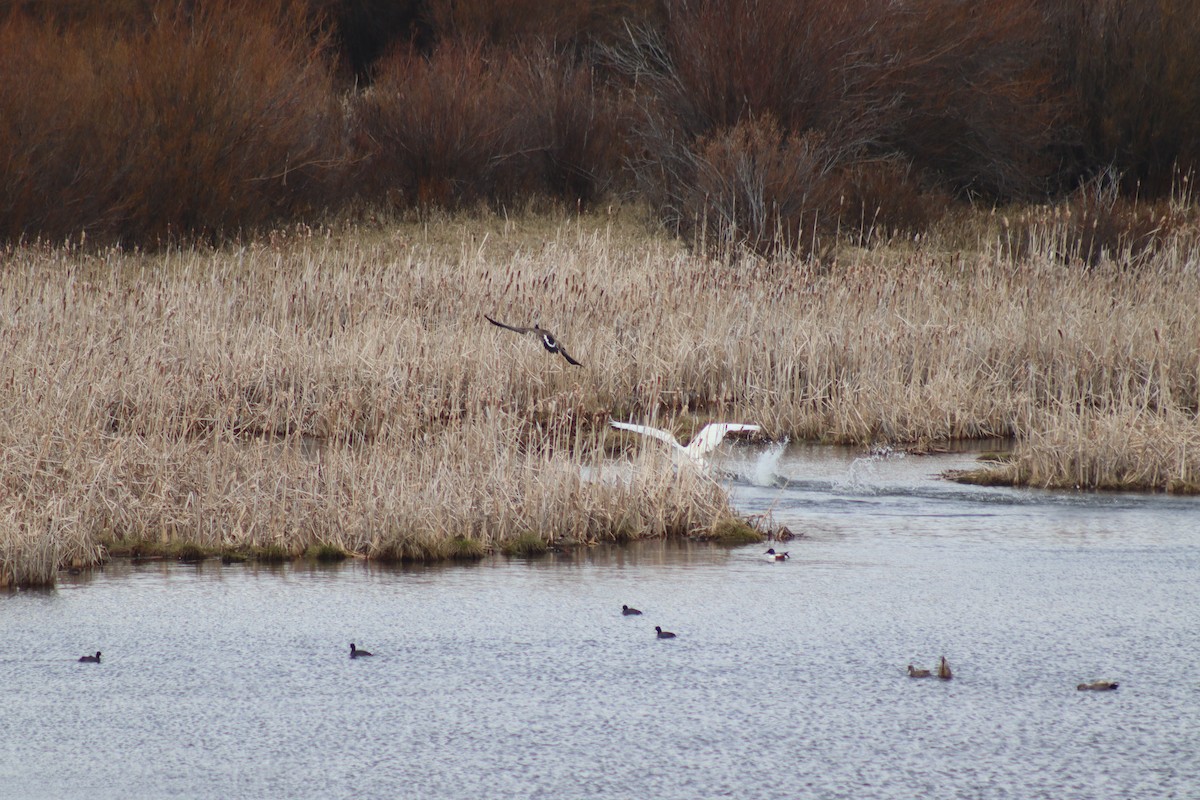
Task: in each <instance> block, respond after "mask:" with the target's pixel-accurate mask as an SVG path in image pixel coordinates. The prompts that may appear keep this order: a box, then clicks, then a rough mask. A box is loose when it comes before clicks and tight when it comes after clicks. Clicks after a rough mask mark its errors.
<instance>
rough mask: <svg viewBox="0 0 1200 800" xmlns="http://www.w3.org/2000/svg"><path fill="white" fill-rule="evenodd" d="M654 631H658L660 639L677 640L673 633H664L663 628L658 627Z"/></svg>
mask: <svg viewBox="0 0 1200 800" xmlns="http://www.w3.org/2000/svg"><path fill="white" fill-rule="evenodd" d="M654 630H656V631H658V638H659V639H674V638H675V634H673V633H671V632H670V631H664V630H663V629H662V628H660V627H658V626H657V625H655V626H654Z"/></svg>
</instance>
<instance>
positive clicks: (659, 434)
mask: <svg viewBox="0 0 1200 800" xmlns="http://www.w3.org/2000/svg"><path fill="white" fill-rule="evenodd" d="M608 424H610V425H612V426H613V427H614V428H620V429H621V430H623V431H633V432H634V433H640V434H642V435H643V436H653V437H654V438H655V439H661V440H662V441H664V442H666V443H667V444H669V445H671V446H672V447H675V448H676V449H679V450H683V449H684V448H683V445H681V444H680V443H679V442H678V441H676V439H675V437H674V436H672V435H671V434H670V433H668V432H667V431H662V430H659V429H658V428H651V427H649V426H648V425H634V424H633V423H631V422H617V421H616V420H615V419H614V420H609V423H608Z"/></svg>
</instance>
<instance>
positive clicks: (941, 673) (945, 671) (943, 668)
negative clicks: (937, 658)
mask: <svg viewBox="0 0 1200 800" xmlns="http://www.w3.org/2000/svg"><path fill="white" fill-rule="evenodd" d="M937 676H938V677H939V678H941V679H942V680H944V681H948V680H950V679H951V678H953V677H954V673H952V672H951V671H950V665H949V664H948V663H946V657H945V656H942V660H941V663H939V664H938V671H937Z"/></svg>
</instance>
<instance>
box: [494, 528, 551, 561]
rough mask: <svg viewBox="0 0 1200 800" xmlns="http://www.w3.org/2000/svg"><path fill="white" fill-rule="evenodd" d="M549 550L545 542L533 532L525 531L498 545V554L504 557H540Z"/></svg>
mask: <svg viewBox="0 0 1200 800" xmlns="http://www.w3.org/2000/svg"><path fill="white" fill-rule="evenodd" d="M549 549H550V547H549V545H547V544H546V542H545V540H544V539H542V537H541V536H540V535H539V534H536V533H534V532H533V531H526V532H525V533H522V534H520V535H519V536H517V537H515V538H513V539H509V540H507V541H505V542H504V543H503V544H501V545H500V552H501V553H503V554H504V555H506V556H525V557H531V556H540V555H543V554H544V553H545V552H546V551H547V550H549Z"/></svg>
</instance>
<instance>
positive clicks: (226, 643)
mask: <svg viewBox="0 0 1200 800" xmlns="http://www.w3.org/2000/svg"><path fill="white" fill-rule="evenodd" d="M859 455H860V454H854V453H849V452H844V451H836V450H832V449H815V448H790V449H788V450H787V451H786V452H784V453H780V454H779V455H778V456H777V457H775V458H776V460H775V461H774V463H773V466H772V469H771V470H770V471H771V472H774V473H776V475H775V476H771V480H762V479H761V477H762V475H761V473H762V470H761V469H760V467H761V465H759V464H758V463H757V461H758V459H760V458H763V457H764V456H763V455H762V454H761V453H757V452H756V453H753V454H746V455H743V456H740V458H741V459H744V460H741V461H739V457H735V458H734V459H733V460H732V461H731V462H730V463H729V464H727V467H729V468H730V469H731V470H732V471H734V472H736V473H738V474H741V475H743V476H744V477H743V478H742V479H738V480H735V481H734V482H733V483H732V485H731V490H732V492H733V496H734V498H735V501H736V502H737V503H738V505H739V507H741V508H743V509H744V510H746V511H747V512H749V513H763V512H766V511H770V512H771V513H772V515H773V516H774V517H775V518H776V519H777V520H779V521H780V522H782V523H785V524H787V525H788V527H789V528H791V529H792V530H793V531H796V532H804V533H805V536H803V537H801V538H799V539H797V540H794V541H792V542H789V543H788V544H787V549H788V550H790V551H791V554H792V556H793V559H792V560H791V561H788V562H786V563H783V564H772V563H769V562H767V561H766V560H765V559H764V558H763V556H762V553H763V550H765V549H766V548H765V546H751V547H744V548H737V549H733V550H727V549H723V548H719V547H711V546H707V545H697V544H692V545H676V544H665V543H643V544H639V545H635V546H630V547H625V548H597V549H593V550H588V551H583V552H579V553H574V554H570V555H564V554H558V555H551V556H549V557H546V558H544V559H539V560H535V561H522V560H507V559H502V558H500V559H494V560H492V559H489V560H486V561H483V562H481V563H478V564H474V565H470V566H461V565H452V566H433V567H410V568H405V569H379V568H369V567H366V566H364V565H362V564H360V563H349V564H343V565H338V566H333V567H318V566H308V565H296V566H291V565H289V566H286V567H279V568H267V567H256V566H247V565H232V566H222V565H220V564H218V563H215V562H210V563H205V564H202V565H200V566H183V565H178V564H168V563H154V562H151V563H146V564H141V565H137V566H132V565H129V564H113V565H110V566H109V567H107V568H106V569H105V570H103V571H102V572H97V573H95V574H93V575H90V576H79V577H68V578H66V579H65V580H64V582H63V584H62V585H61V586H60V588H59V589H58V590H56V591H52V592H40V593H37V592H21V593H16V594H12V595H9V596H7V597H0V796H5V797H8V796H11V797H20V798H39V797H45V798H57V797H64V796H67V795H71V794H79V795H83V794H88V795H91V796H93V797H99V798H105V797H114V798H115V797H238V796H249V795H256V796H267V797H313V798H317V797H322V798H323V797H429V798H443V797H444V798H483V797H547V798H569V797H598V798H632V797H656V798H657V797H661V798H698V797H717V796H732V797H755V798H771V797H780V798H784V797H786V798H795V797H818V798H826V797H828V798H833V797H852V798H872V797H879V798H911V797H915V796H932V795H937V796H939V797H951V798H1060V797H1071V798H1112V797H1169V796H1175V797H1195V796H1200V765H1198V764H1197V759H1196V758H1195V743H1196V742H1197V741H1200V678H1197V677H1196V675H1195V674H1194V664H1195V659H1196V652H1197V646H1198V645H1200V615H1198V614H1196V611H1195V610H1196V609H1197V608H1198V607H1200V588H1198V586H1197V581H1196V575H1197V569H1198V567H1200V533H1198V532H1197V531H1196V530H1195V529H1196V528H1197V527H1200V526H1197V525H1196V522H1195V520H1197V519H1200V505H1198V504H1197V503H1196V502H1195V501H1194V500H1187V499H1180V498H1166V497H1142V496H1125V495H1104V496H1096V495H1050V494H1046V493H1041V492H1030V491H1013V490H1005V489H977V488H974V487H963V486H958V485H955V484H949V483H944V482H941V481H938V480H936V479H935V478H933V477H932V476H935V475H936V474H937V473H939V472H941V471H942V470H944V469H947V468H951V467H955V466H961V465H962V464H963V463H965V462H967V461H969V456H946V457H937V458H924V457H913V456H909V457H900V456H896V455H894V454H893V455H888V456H883V457H875V458H874V459H873V460H869V461H856V459H857V458H858V457H859ZM775 477H778V478H780V480H775V479H774V478H775ZM779 484H782V485H779ZM623 603H628V604H629V605H633V606H636V607H638V608H640V609H642V610H643V611H644V612H645V614H644V615H643V616H641V617H624V616H622V615H621V613H620V609H621V605H622V604H623ZM655 625H662V626H663V627H664V628H668V629H670V630H673V631H675V632H676V633H678V634H679V638H677V639H675V640H671V641H658V640H657V639H656V638H655V636H654V626H655ZM351 641H353V642H355V643H357V644H358V645H359V646H360V647H365V648H367V649H369V650H371V651H372V652H374V653H375V654H376V657H375V658H373V659H364V660H358V661H351V660H350V659H349V658H348V655H349V643H350V642H351ZM97 649H99V650H103V651H104V663H102V664H100V665H95V664H79V663H76V662H75V659H76V658H78V656H80V655H82V654H83V653H85V652H94V651H95V650H97ZM943 654H945V655H946V657H947V658H948V659H949V661H950V663H951V665H952V666H953V668H954V672H955V679H954V680H953V681H951V682H948V683H947V682H941V681H937V680H912V679H909V678H908V677H906V676H905V670H904V668H905V666H906V665H907V664H908V663H910V662H913V663H915V664H917V665H919V666H925V667H932V666H934V663H935V662H936V660H937V658H938V657H939V656H941V655H943ZM1101 678H1103V679H1113V680H1119V681H1120V682H1121V688H1120V689H1119V690H1118V691H1117V692H1109V693H1091V692H1078V691H1076V690H1075V685H1076V684H1077V683H1079V682H1081V681H1085V680H1094V679H1101Z"/></svg>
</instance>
